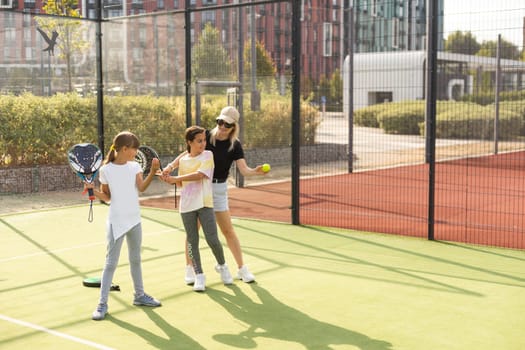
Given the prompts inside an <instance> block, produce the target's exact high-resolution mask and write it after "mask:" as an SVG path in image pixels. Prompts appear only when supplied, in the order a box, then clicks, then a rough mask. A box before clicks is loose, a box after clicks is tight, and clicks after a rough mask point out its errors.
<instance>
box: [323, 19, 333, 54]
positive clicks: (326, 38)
mask: <svg viewBox="0 0 525 350" xmlns="http://www.w3.org/2000/svg"><path fill="white" fill-rule="evenodd" d="M323 56H325V57H329V56H332V23H326V22H325V23H323Z"/></svg>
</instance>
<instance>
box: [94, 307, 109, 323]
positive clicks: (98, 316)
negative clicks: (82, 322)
mask: <svg viewBox="0 0 525 350" xmlns="http://www.w3.org/2000/svg"><path fill="white" fill-rule="evenodd" d="M107 313H108V304H103V303H100V304H98V305H97V308H96V309H95V311H93V314H92V315H91V318H92V319H94V320H95V321H100V320H103V319H104V317H106V314H107Z"/></svg>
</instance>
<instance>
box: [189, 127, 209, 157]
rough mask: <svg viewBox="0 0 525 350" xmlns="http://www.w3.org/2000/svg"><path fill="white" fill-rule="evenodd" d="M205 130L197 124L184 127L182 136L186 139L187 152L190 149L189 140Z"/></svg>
mask: <svg viewBox="0 0 525 350" xmlns="http://www.w3.org/2000/svg"><path fill="white" fill-rule="evenodd" d="M205 131H206V129H204V128H203V127H200V126H198V125H194V126H190V127H189V128H187V129H186V131H185V132H184V138H185V139H186V149H187V150H188V153H189V152H190V150H191V148H190V145H189V142H191V141H193V140H195V137H196V136H197V135H199V134H202V133H203V132H205Z"/></svg>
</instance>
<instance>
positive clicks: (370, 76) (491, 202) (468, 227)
mask: <svg viewBox="0 0 525 350" xmlns="http://www.w3.org/2000/svg"><path fill="white" fill-rule="evenodd" d="M189 4H190V5H191V6H190V7H188V8H185V2H183V1H175V2H173V3H171V2H170V3H169V4H168V3H164V2H158V1H157V2H153V1H144V2H132V3H131V4H124V3H121V2H102V5H103V9H102V13H103V14H104V16H105V18H104V19H103V20H102V21H98V20H97V19H96V7H93V4H92V3H89V4H87V5H86V6H87V10H86V13H88V14H89V15H90V16H85V17H90V18H71V17H63V16H56V15H53V16H50V15H44V14H43V11H40V12H38V13H37V12H36V11H25V12H22V11H21V10H22V9H5V10H4V11H1V12H0V18H1V23H3V29H2V31H3V34H2V35H0V43H1V44H2V47H3V52H2V55H1V57H0V70H1V74H0V91H1V93H2V95H0V118H1V123H0V130H1V135H0V172H1V173H2V176H1V179H0V193H1V194H2V195H16V194H19V193H41V192H47V191H62V190H71V189H79V188H80V185H79V180H78V179H77V178H75V175H74V174H73V173H72V172H71V170H69V168H68V167H67V165H65V164H66V151H67V149H68V147H70V146H71V145H73V144H75V143H79V142H92V143H98V144H99V145H102V146H104V148H105V150H107V149H108V148H109V145H111V142H112V138H113V136H114V135H116V134H117V133H118V132H120V131H122V130H130V131H132V132H134V133H135V134H137V136H139V138H140V140H141V142H142V143H143V144H147V145H149V146H152V147H154V148H155V149H156V150H157V151H158V152H159V154H160V156H161V158H162V159H161V160H162V163H163V164H166V163H167V162H168V161H170V160H171V159H173V158H174V157H176V156H177V155H178V154H179V153H180V152H181V151H182V150H184V149H185V145H184V140H183V134H184V129H185V128H186V127H187V126H188V125H190V124H200V125H203V126H205V127H207V128H212V127H213V125H214V123H215V118H216V116H217V115H218V113H219V111H220V110H221V109H222V107H224V106H226V105H234V106H236V107H237V108H238V109H239V111H240V112H241V122H240V128H241V134H240V138H241V140H242V143H243V145H244V149H245V153H246V159H247V161H248V164H249V165H250V166H255V165H258V164H262V163H265V162H268V163H270V164H271V165H272V171H271V172H270V174H269V175H267V176H265V177H247V178H241V177H240V176H239V175H238V174H237V173H236V171H235V169H232V172H231V174H232V177H231V179H230V183H231V184H232V185H237V186H246V187H249V186H252V185H256V184H260V183H266V184H270V183H273V182H281V183H282V182H286V183H289V185H287V186H284V189H283V188H281V189H280V190H279V191H280V192H281V194H282V193H283V191H284V193H285V194H287V195H288V198H292V197H293V196H294V193H293V191H292V189H293V184H294V181H300V182H299V189H300V193H299V197H300V202H299V203H300V221H301V223H305V224H310V223H311V224H323V225H330V226H340V227H345V228H355V229H364V230H371V231H376V232H389V233H396V234H403V235H415V236H420V237H427V236H428V232H429V230H430V229H429V227H430V226H431V227H432V230H435V237H436V238H437V239H450V240H459V241H470V242H476V243H483V244H492V245H502V246H512V247H523V245H525V243H524V242H525V238H524V232H523V229H522V227H523V225H522V223H523V213H522V212H523V210H522V206H521V204H520V203H521V202H520V201H521V200H522V198H523V193H522V191H521V190H520V188H522V187H523V186H522V185H523V183H522V181H525V180H522V178H523V176H522V174H523V167H522V166H521V165H520V164H521V163H519V160H516V159H519V157H520V154H521V153H519V152H521V151H522V150H523V148H524V145H523V136H524V134H525V132H524V131H525V128H524V125H523V124H524V118H525V107H524V103H525V95H524V94H523V93H522V92H521V91H522V90H523V88H524V87H525V82H524V80H523V79H524V77H525V62H523V61H521V60H520V54H522V53H523V44H520V43H519V42H518V43H517V44H516V39H515V38H516V37H517V35H516V32H519V30H520V29H521V30H522V27H519V26H516V25H512V26H509V25H506V26H504V25H502V24H501V23H499V22H498V23H494V24H491V23H490V22H487V23H484V24H483V26H482V27H481V29H479V30H478V31H474V32H468V31H464V32H459V34H457V33H456V32H455V30H453V29H454V28H450V27H447V21H448V19H449V18H452V19H453V18H456V17H461V16H463V18H464V19H465V20H467V19H468V20H473V19H474V18H476V16H479V15H480V14H485V13H486V12H489V10H484V8H477V9H475V10H474V9H471V10H470V11H469V12H465V10H459V9H458V10H457V12H450V10H449V11H448V12H447V11H446V9H447V5H448V6H452V5H451V4H452V3H451V2H449V1H448V0H445V1H438V2H437V4H438V6H437V8H438V12H437V13H436V14H435V21H437V34H438V40H437V47H438V49H439V51H438V52H437V55H436V56H437V64H436V66H435V67H434V69H435V71H436V72H437V77H436V80H435V81H431V82H430V84H431V85H432V87H433V88H434V89H435V90H434V92H435V93H436V98H437V100H438V103H437V106H436V115H435V125H434V126H435V138H432V137H429V136H432V135H430V134H429V132H428V131H429V129H428V128H429V124H428V122H429V120H431V119H430V118H429V116H428V104H427V99H426V96H427V94H428V91H429V90H428V88H429V80H428V71H429V67H428V62H427V59H428V51H427V45H426V40H427V21H428V15H427V10H428V9H427V6H426V4H427V3H426V2H424V1H394V0H391V1H382V2H380V1H346V0H343V1H304V2H300V4H299V5H297V4H296V3H295V2H294V1H277V0H275V1H254V2H246V3H245V2H231V1H230V2H227V1H224V2H222V1H211V2H201V1H190V2H189ZM514 4H515V5H514ZM294 5H297V7H296V8H298V9H299V10H300V11H299V12H298V13H295V15H296V16H297V18H298V20H299V23H300V28H301V29H300V33H299V32H298V31H295V30H294V28H293V25H292V24H293V21H292V20H293V15H294V12H293V8H294ZM90 6H91V7H90ZM502 6H506V7H505V8H508V10H505V11H504V10H502V11H501V13H499V15H501V17H502V18H508V19H509V20H510V19H511V18H514V17H515V16H516V15H519V14H521V16H522V17H525V13H524V12H525V10H524V8H523V6H522V5H520V4H519V3H518V2H515V3H513V2H510V1H509V2H506V3H505V4H503V5H502ZM443 8H445V11H443ZM83 9H84V8H83ZM19 10H20V11H19ZM26 10H27V9H26ZM111 15H117V16H118V17H110V16H111ZM512 23H514V22H512ZM447 28H448V31H447ZM488 31H490V32H491V33H498V32H503V38H501V37H500V38H499V40H498V36H497V35H495V37H494V40H486V41H483V42H477V41H476V39H475V36H476V35H480V36H482V35H484V34H486V32H488ZM468 33H470V36H469V34H468ZM507 34H508V36H505V35H507ZM473 38H474V40H472V39H473ZM521 38H522V35H521ZM506 39H507V40H508V39H511V40H512V41H507V40H506ZM522 40H523V39H522ZM498 42H499V45H498ZM99 44H100V47H99V48H98V47H97V45H99ZM294 45H300V54H299V55H294ZM296 47H297V46H296ZM476 50H477V51H476ZM254 58H255V59H254ZM297 60H299V62H300V70H299V71H297V72H294V69H293V68H294V66H293V64H294V62H297ZM294 73H295V74H296V75H294ZM299 78H300V82H301V85H300V91H294V89H293V88H292V87H293V81H294V79H299ZM295 94H297V95H295ZM101 96H102V98H103V100H102V102H103V103H100V102H101ZM296 96H299V99H300V101H299V102H300V104H299V106H300V113H299V114H300V123H293V122H292V120H293V118H292V114H293V110H292V109H293V108H292V106H293V102H294V98H296ZM101 122H103V128H102V130H101V128H100V127H101ZM297 124H300V125H297ZM294 128H298V131H299V141H298V142H299V143H300V145H299V146H300V147H299V148H300V157H299V159H300V164H299V165H296V164H294V158H293V152H294V148H293V145H292V135H293V132H294ZM433 145H435V152H433V150H432V146H433ZM429 154H432V155H433V158H434V159H435V161H436V163H435V168H434V166H433V165H432V164H433V163H432V162H433V161H432V157H430V158H429ZM509 154H512V155H516V156H517V158H511V157H510V155H509ZM503 155H505V157H503ZM489 159H490V160H491V161H493V162H492V163H490V165H489ZM452 160H454V161H455V162H452ZM431 165H432V166H431ZM294 166H298V168H299V169H300V180H299V179H295V178H292V177H293V176H292V175H293V169H294ZM388 169H389V170H390V171H387V170H388ZM488 169H492V171H493V172H492V173H488V172H486V171H488ZM504 169H505V171H504ZM482 170H483V171H482ZM508 171H510V172H508ZM482 174H484V176H485V177H483V178H482V177H480V176H481V175H482ZM503 180H506V181H503ZM434 181H435V182H434ZM440 181H441V182H440ZM154 193H155V194H165V195H172V192H171V189H170V188H169V187H166V186H165V185H164V184H161V185H160V186H158V188H156V189H155V190H154ZM453 199H454V200H453ZM268 200H269V201H271V199H270V197H268ZM290 202H292V200H291V199H290V201H289V203H287V204H288V205H289V204H290ZM496 203H507V204H506V206H504V207H499V206H498V207H496V205H495V204H496ZM508 203H517V204H516V206H512V205H510V204H508ZM295 209H298V208H295ZM291 215H292V213H291V212H290V221H291V220H292V219H291ZM501 232H504V234H505V235H506V236H505V237H507V238H505V241H504V242H502V241H500V239H499V238H498V237H500V236H502V233H501ZM480 237H485V238H480ZM487 237H488V238H487ZM509 237H510V238H509Z"/></svg>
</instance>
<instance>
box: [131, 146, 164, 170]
mask: <svg viewBox="0 0 525 350" xmlns="http://www.w3.org/2000/svg"><path fill="white" fill-rule="evenodd" d="M153 158H157V159H158V160H159V161H160V157H159V154H158V153H157V151H155V150H154V149H153V148H151V147H149V146H139V149H138V150H137V155H136V156H135V160H136V161H137V163H139V164H140V167H141V168H142V173H143V174H144V176H148V174H149V173H150V171H151V162H152V161H153ZM160 170H161V171H162V165H161V166H160Z"/></svg>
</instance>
